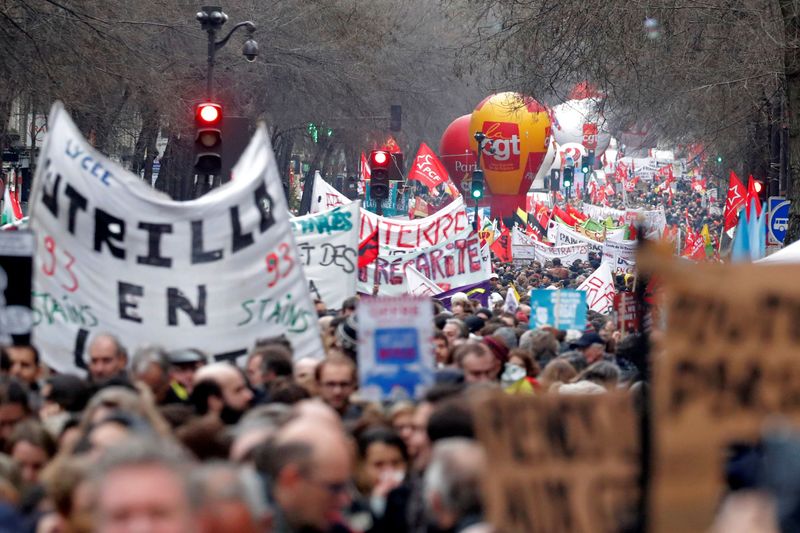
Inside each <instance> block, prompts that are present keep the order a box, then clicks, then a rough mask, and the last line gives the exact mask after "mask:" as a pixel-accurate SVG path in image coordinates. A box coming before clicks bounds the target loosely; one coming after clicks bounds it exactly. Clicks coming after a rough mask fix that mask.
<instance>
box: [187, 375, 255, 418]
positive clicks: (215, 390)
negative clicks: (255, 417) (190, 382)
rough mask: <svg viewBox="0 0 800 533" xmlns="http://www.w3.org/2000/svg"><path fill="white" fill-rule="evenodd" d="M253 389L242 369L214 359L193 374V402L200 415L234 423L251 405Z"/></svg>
mask: <svg viewBox="0 0 800 533" xmlns="http://www.w3.org/2000/svg"><path fill="white" fill-rule="evenodd" d="M252 399H253V392H252V391H251V390H250V389H249V388H248V387H247V382H246V381H245V378H244V375H243V373H242V371H241V370H239V369H238V368H236V367H235V366H233V365H231V364H228V363H212V364H210V365H206V366H204V367H202V368H200V369H199V370H198V371H197V372H196V373H195V375H194V388H193V390H192V402H193V404H194V407H195V410H196V412H197V414H198V415H200V416H210V417H214V418H217V419H219V420H220V421H222V422H223V423H224V424H235V423H236V422H238V421H239V419H240V418H241V417H242V415H243V414H244V412H245V411H246V410H247V408H248V407H249V406H250V402H251V401H252Z"/></svg>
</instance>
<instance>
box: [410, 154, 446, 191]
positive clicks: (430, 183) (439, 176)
mask: <svg viewBox="0 0 800 533" xmlns="http://www.w3.org/2000/svg"><path fill="white" fill-rule="evenodd" d="M449 179H450V178H449V176H448V174H447V169H445V168H444V165H442V162H441V161H439V158H438V157H436V154H435V153H433V150H431V149H430V148H428V145H427V144H425V143H422V144H421V145H420V146H419V151H418V152H417V157H415V158H414V164H413V165H412V167H411V171H410V172H409V173H408V180H409V181H412V180H416V181H420V182H422V183H423V184H425V185H426V186H427V187H428V189H433V188H434V187H436V186H438V185H441V184H442V183H446V182H447V181H448V180H449Z"/></svg>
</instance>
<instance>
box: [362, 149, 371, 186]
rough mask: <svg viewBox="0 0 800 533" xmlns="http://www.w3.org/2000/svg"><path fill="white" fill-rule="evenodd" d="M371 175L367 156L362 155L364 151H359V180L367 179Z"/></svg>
mask: <svg viewBox="0 0 800 533" xmlns="http://www.w3.org/2000/svg"><path fill="white" fill-rule="evenodd" d="M371 177H372V171H371V170H370V169H369V163H367V156H366V155H364V152H361V181H369V180H370V178H371Z"/></svg>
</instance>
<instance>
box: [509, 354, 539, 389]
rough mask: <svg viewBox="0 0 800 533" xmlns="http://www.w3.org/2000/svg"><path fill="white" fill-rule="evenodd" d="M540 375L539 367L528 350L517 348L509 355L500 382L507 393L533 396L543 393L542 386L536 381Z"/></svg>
mask: <svg viewBox="0 0 800 533" xmlns="http://www.w3.org/2000/svg"><path fill="white" fill-rule="evenodd" d="M537 375H539V365H538V364H537V363H536V361H534V360H533V357H531V354H530V353H528V352H527V351H526V350H523V349H520V348H515V349H514V350H511V351H510V352H509V353H508V363H506V365H505V367H504V369H503V374H502V375H501V376H500V382H501V384H502V385H503V387H504V389H505V390H506V392H509V393H512V394H533V393H535V392H539V391H541V388H542V387H541V385H540V383H539V382H538V381H537V380H536V376H537Z"/></svg>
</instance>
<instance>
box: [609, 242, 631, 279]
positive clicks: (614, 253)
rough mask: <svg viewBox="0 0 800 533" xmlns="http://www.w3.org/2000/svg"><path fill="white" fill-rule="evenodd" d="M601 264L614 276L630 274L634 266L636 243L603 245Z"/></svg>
mask: <svg viewBox="0 0 800 533" xmlns="http://www.w3.org/2000/svg"><path fill="white" fill-rule="evenodd" d="M603 262H604V263H608V266H609V267H611V271H612V272H613V273H614V274H630V273H632V272H633V269H634V267H635V265H636V241H625V242H614V241H606V242H605V243H603Z"/></svg>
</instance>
